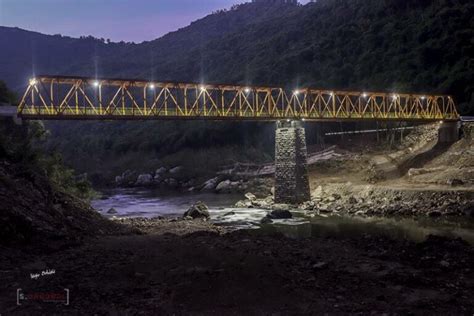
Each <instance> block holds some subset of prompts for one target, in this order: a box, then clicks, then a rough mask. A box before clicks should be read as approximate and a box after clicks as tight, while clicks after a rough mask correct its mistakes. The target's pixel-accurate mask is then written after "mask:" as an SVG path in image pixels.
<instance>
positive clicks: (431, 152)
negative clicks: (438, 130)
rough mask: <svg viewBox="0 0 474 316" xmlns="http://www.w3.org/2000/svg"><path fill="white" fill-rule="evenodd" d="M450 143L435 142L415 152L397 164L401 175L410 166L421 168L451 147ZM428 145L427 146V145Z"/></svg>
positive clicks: (405, 172)
mask: <svg viewBox="0 0 474 316" xmlns="http://www.w3.org/2000/svg"><path fill="white" fill-rule="evenodd" d="M454 143H455V142H452V143H440V142H437V143H436V144H435V145H433V146H430V147H429V148H427V149H426V148H425V150H423V151H422V152H420V153H417V154H415V155H414V156H413V157H410V158H408V159H407V160H405V161H403V162H402V163H401V164H400V165H398V171H399V172H400V175H401V176H405V175H406V174H407V173H408V170H410V169H411V168H423V167H424V166H425V165H426V164H428V163H430V162H431V161H433V160H434V159H436V158H437V157H439V156H441V155H442V154H444V153H445V152H447V151H448V150H449V148H451V146H452V145H453V144H454ZM427 147H428V146H427Z"/></svg>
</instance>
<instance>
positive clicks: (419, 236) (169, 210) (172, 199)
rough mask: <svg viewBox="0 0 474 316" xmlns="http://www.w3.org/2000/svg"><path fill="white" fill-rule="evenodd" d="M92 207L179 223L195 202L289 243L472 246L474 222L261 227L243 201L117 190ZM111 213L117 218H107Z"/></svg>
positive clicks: (299, 222) (339, 219)
mask: <svg viewBox="0 0 474 316" xmlns="http://www.w3.org/2000/svg"><path fill="white" fill-rule="evenodd" d="M104 194H105V195H104V197H103V198H102V199H100V200H95V201H93V203H92V206H93V207H94V208H95V209H96V210H98V211H99V212H100V213H101V214H103V215H104V216H107V217H111V216H117V217H156V216H164V217H177V216H182V215H183V213H184V212H185V211H186V210H187V209H188V208H189V206H191V205H192V204H193V203H195V202H197V201H202V202H204V203H205V204H207V205H208V206H209V212H210V214H211V220H212V221H213V222H214V223H216V224H217V225H223V226H227V227H228V228H231V229H255V230H256V232H257V233H273V232H280V233H283V234H285V235H287V236H289V237H295V238H306V237H318V236H346V237H350V236H356V235H363V234H367V233H369V234H375V235H383V236H388V237H391V238H397V239H410V240H413V241H423V240H424V239H425V238H426V237H427V236H428V235H439V236H447V237H461V238H463V239H464V240H466V241H468V242H469V243H471V244H474V221H473V220H472V219H467V218H450V219H432V218H427V217H426V218H425V217H424V218H419V219H412V218H394V217H390V218H385V217H371V218H362V217H348V216H337V215H333V216H327V217H326V216H314V217H311V216H307V215H306V214H305V212H304V211H294V212H293V215H294V218H292V219H288V220H275V221H274V222H273V223H272V224H265V225H260V220H261V219H262V217H264V216H265V215H266V214H267V212H268V211H267V210H262V209H237V208H234V207H233V205H234V204H235V203H236V202H237V201H238V200H239V199H242V198H243V196H242V195H241V194H239V195H228V194H214V193H176V192H172V193H170V192H163V191H153V190H136V189H118V190H111V191H106V192H104ZM110 208H114V209H115V210H116V212H117V213H116V214H108V213H107V211H108V210H109V209H110Z"/></svg>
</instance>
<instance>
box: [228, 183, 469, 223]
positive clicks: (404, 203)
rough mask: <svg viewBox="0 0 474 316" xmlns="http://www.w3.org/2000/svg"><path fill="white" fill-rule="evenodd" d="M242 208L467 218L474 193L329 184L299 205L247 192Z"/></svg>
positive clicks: (309, 213)
mask: <svg viewBox="0 0 474 316" xmlns="http://www.w3.org/2000/svg"><path fill="white" fill-rule="evenodd" d="M245 197H246V199H245V200H242V201H239V202H237V204H236V207H240V208H263V209H268V210H292V209H301V210H304V211H306V214H307V215H308V216H314V215H323V216H324V215H327V214H341V215H351V216H430V217H440V216H467V217H470V218H472V217H474V190H454V189H449V188H446V189H444V190H440V189H432V190H429V189H403V188H390V187H387V188H386V187H383V186H374V185H354V184H352V183H345V184H326V185H324V186H318V187H317V188H316V189H315V190H313V192H312V196H311V201H308V202H305V203H303V204H300V205H286V204H274V201H273V196H271V195H269V196H267V197H266V198H263V199H262V198H257V197H256V196H255V195H253V194H251V193H248V194H246V195H245Z"/></svg>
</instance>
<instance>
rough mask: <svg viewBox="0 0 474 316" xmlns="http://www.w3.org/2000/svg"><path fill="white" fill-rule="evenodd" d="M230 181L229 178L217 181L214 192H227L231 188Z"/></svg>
mask: <svg viewBox="0 0 474 316" xmlns="http://www.w3.org/2000/svg"><path fill="white" fill-rule="evenodd" d="M231 183H232V182H231V181H230V180H225V181H221V182H219V184H218V185H217V187H216V192H218V193H224V192H229V191H230V190H231Z"/></svg>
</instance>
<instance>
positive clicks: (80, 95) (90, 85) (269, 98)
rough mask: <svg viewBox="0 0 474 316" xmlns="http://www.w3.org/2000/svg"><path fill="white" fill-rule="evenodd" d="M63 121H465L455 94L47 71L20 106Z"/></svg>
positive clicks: (26, 112)
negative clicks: (68, 74)
mask: <svg viewBox="0 0 474 316" xmlns="http://www.w3.org/2000/svg"><path fill="white" fill-rule="evenodd" d="M18 115H19V116H20V117H22V118H25V119H57V120H74V119H78V120H87V119H94V120H100V119H102V120H120V119H122V120H125V119H126V120H163V119H212V120H267V121H268V120H270V121H273V120H282V119H304V120H314V121H335V120H337V121H341V120H392V121H394V120H397V121H400V120H417V121H438V120H459V114H458V113H457V111H456V106H455V104H454V101H453V99H452V98H451V97H450V96H445V95H418V94H394V93H377V92H355V91H328V90H318V89H312V88H305V89H298V90H295V91H287V90H285V89H284V88H278V87H255V86H248V87H247V86H239V85H209V84H198V83H170V82H149V81H143V80H125V79H93V78H84V77H58V76H40V77H37V78H35V79H32V80H30V84H29V85H28V88H27V90H26V92H25V94H24V96H23V98H22V101H21V103H20V105H19V107H18Z"/></svg>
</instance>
